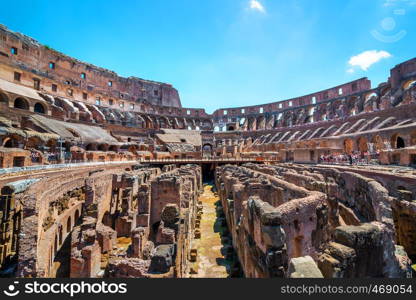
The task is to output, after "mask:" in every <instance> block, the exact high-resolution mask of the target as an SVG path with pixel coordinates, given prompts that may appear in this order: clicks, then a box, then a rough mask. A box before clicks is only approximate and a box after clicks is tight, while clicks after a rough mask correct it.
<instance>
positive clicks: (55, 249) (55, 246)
mask: <svg viewBox="0 0 416 300" xmlns="http://www.w3.org/2000/svg"><path fill="white" fill-rule="evenodd" d="M56 253H58V237H57V236H55V241H54V243H53V255H52V257H53V258H55V256H56Z"/></svg>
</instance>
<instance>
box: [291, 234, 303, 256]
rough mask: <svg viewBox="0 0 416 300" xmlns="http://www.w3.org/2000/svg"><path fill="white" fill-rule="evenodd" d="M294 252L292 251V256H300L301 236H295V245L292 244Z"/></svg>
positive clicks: (301, 250)
mask: <svg viewBox="0 0 416 300" xmlns="http://www.w3.org/2000/svg"><path fill="white" fill-rule="evenodd" d="M294 246H295V247H294V249H293V250H294V251H293V252H294V253H293V257H294V258H296V257H302V256H303V255H302V252H303V236H297V237H296V238H295V245H294Z"/></svg>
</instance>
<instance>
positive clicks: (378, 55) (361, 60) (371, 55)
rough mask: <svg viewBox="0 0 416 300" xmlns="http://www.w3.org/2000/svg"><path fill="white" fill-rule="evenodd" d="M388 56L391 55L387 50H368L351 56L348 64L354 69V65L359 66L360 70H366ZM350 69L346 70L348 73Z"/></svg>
mask: <svg viewBox="0 0 416 300" xmlns="http://www.w3.org/2000/svg"><path fill="white" fill-rule="evenodd" d="M389 57H391V54H390V53H388V52H387V51H383V50H382V51H377V50H369V51H364V52H362V53H360V54H358V55H355V56H353V57H351V58H350V60H349V61H348V64H349V65H350V66H351V67H352V68H351V69H352V70H354V69H353V68H354V67H359V68H361V69H362V70H364V71H367V70H368V68H370V67H371V66H372V65H373V64H375V63H377V62H379V61H380V60H382V59H384V58H389ZM351 69H349V70H348V72H349V73H352V72H351Z"/></svg>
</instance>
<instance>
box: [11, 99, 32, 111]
mask: <svg viewBox="0 0 416 300" xmlns="http://www.w3.org/2000/svg"><path fill="white" fill-rule="evenodd" d="M14 108H19V109H25V110H29V103H27V101H26V100H25V99H23V98H17V99H16V100H14Z"/></svg>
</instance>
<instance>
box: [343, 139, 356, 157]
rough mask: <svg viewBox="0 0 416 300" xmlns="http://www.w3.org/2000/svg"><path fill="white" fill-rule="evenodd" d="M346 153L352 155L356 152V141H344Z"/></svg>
mask: <svg viewBox="0 0 416 300" xmlns="http://www.w3.org/2000/svg"><path fill="white" fill-rule="evenodd" d="M344 151H345V153H347V154H351V153H352V152H353V151H354V141H353V140H352V139H346V140H345V141H344Z"/></svg>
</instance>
